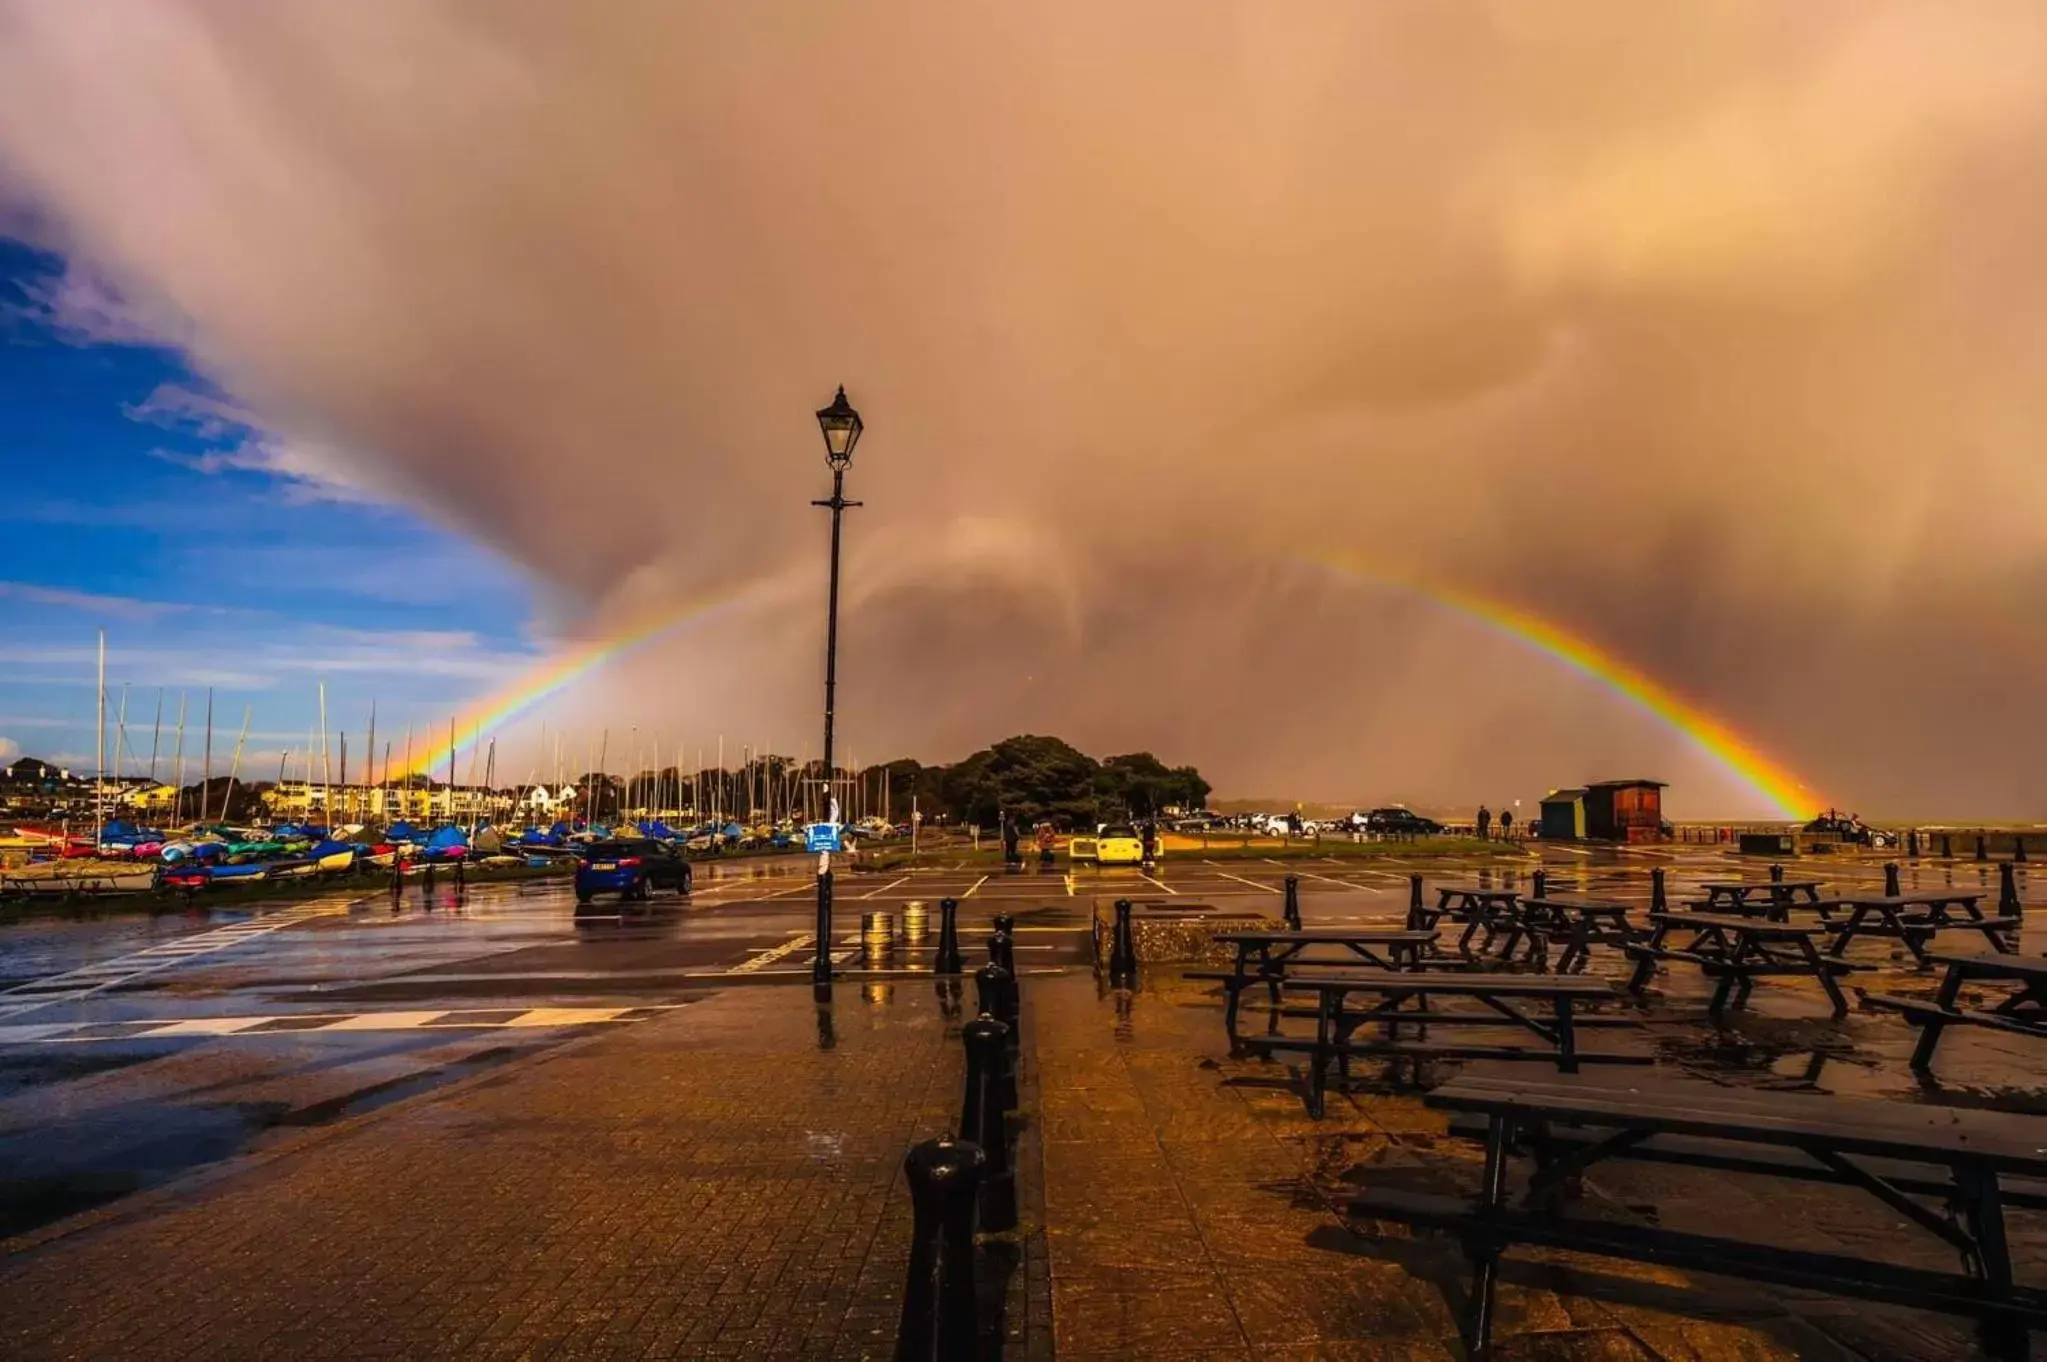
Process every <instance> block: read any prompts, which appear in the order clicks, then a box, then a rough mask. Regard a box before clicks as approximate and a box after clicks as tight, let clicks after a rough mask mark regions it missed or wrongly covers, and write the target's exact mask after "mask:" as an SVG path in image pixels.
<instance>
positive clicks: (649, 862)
mask: <svg viewBox="0 0 2047 1362" xmlns="http://www.w3.org/2000/svg"><path fill="white" fill-rule="evenodd" d="M695 878H696V876H695V874H694V873H693V872H692V870H691V869H690V864H689V862H688V861H687V860H685V859H683V855H682V852H681V851H680V850H679V849H678V848H676V847H674V846H672V845H671V844H669V843H667V842H656V841H653V840H651V839H634V840H631V841H626V840H618V841H611V842H591V843H590V844H588V845H587V846H585V847H583V848H582V855H581V857H580V858H579V859H578V860H577V862H576V902H577V903H579V904H583V903H588V902H589V901H590V900H591V899H592V898H593V897H594V896H596V895H598V894H617V895H618V896H619V898H620V899H621V900H623V901H626V902H637V901H639V900H641V899H645V898H646V897H647V896H648V895H649V894H650V893H652V892H653V891H654V890H656V889H673V890H674V891H675V892H677V893H678V894H687V893H689V892H690V889H691V888H692V887H693V884H694V881H695Z"/></svg>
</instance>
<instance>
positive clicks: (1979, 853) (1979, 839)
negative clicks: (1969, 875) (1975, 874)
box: [1976, 832, 1990, 861]
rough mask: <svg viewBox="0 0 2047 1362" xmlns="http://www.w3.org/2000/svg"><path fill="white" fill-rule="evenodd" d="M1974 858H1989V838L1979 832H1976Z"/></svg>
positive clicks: (1985, 859)
mask: <svg viewBox="0 0 2047 1362" xmlns="http://www.w3.org/2000/svg"><path fill="white" fill-rule="evenodd" d="M1976 859H1977V860H1979V861H1987V860H1989V859H1990V839H1989V838H1988V837H1985V836H1984V835H1983V834H1982V833H1980V832H1979V833H1977V834H1976Z"/></svg>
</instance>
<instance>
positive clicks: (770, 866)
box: [0, 846, 1996, 1231]
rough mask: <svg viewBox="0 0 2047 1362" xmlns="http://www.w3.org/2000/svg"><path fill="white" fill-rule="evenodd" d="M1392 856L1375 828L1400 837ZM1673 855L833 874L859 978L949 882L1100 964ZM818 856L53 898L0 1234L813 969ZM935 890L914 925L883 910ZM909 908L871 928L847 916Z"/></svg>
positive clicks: (8, 965) (1540, 853)
mask: <svg viewBox="0 0 2047 1362" xmlns="http://www.w3.org/2000/svg"><path fill="white" fill-rule="evenodd" d="M1389 850H1390V849H1389ZM1817 859H1818V858H1813V860H1811V861H1808V862H1807V863H1803V864H1802V865H1801V866H1800V871H1801V873H1813V874H1818V875H1822V876H1824V877H1825V878H1827V879H1828V880H1829V881H1830V882H1831V883H1833V884H1834V885H1836V886H1838V887H1840V888H1842V889H1844V890H1845V889H1848V888H1850V887H1857V886H1859V887H1869V886H1874V885H1876V884H1879V883H1880V882H1881V879H1882V867H1881V861H1880V860H1878V859H1875V858H1857V859H1852V860H1851V859H1846V858H1841V859H1834V860H1830V861H1829V862H1827V863H1825V864H1817V863H1816V862H1817ZM1659 866H1660V867H1662V868H1664V869H1665V870H1666V872H1667V874H1668V877H1669V889H1670V893H1671V894H1672V896H1673V897H1679V896H1683V895H1685V894H1686V893H1688V892H1689V889H1688V887H1689V886H1690V885H1693V884H1696V883H1698V882H1699V881H1703V880H1707V879H1713V878H1725V877H1727V876H1728V875H1730V874H1731V873H1737V874H1747V875H1755V876H1760V875H1761V874H1762V873H1763V869H1762V866H1761V865H1760V864H1759V863H1748V864H1743V863H1742V861H1741V859H1740V858H1737V857H1734V856H1732V855H1729V854H1727V853H1724V852H1722V851H1720V850H1719V849H1717V848H1710V847H1654V848H1634V849H1628V848H1600V849H1594V848H1587V847H1580V846H1549V847H1542V848H1539V849H1537V848H1529V849H1526V851H1525V853H1513V854H1509V855H1506V856H1501V855H1499V854H1490V855H1481V856H1463V855H1454V856H1428V855H1424V854H1398V853H1396V854H1386V855H1375V856H1373V857H1371V858H1369V859H1364V858H1360V857H1357V856H1355V855H1328V856H1318V855H1305V856H1295V857H1292V858H1288V859H1284V860H1282V859H1280V858H1278V857H1273V858H1257V857H1251V858H1232V857H1220V856H1218V857H1203V856H1200V855H1198V854H1193V853H1187V854H1179V855H1172V856H1169V857H1167V858H1166V860H1165V861H1164V862H1163V863H1162V864H1161V865H1160V866H1158V867H1156V868H1154V869H1153V870H1150V871H1144V870H1139V869H1135V868H1130V869H1123V868H1117V869H1106V870H1097V869H1086V868H1083V869H1079V870H1073V869H1070V868H1068V867H1067V866H1065V865H1060V866H1057V867H1054V868H1051V869H1040V868H1038V867H1037V866H1035V865H1029V866H1026V867H1025V868H1024V869H1022V870H1021V871H1020V872H1015V873H1006V872H1005V871H1004V870H1003V869H1002V868H1001V867H999V866H990V865H987V864H985V863H970V862H969V861H968V860H965V859H963V860H961V861H959V862H954V863H947V862H940V863H937V864H933V865H927V866H921V867H918V868H915V869H899V870H893V871H865V870H851V871H844V872H842V873H841V874H840V875H839V876H838V877H837V894H836V905H835V907H836V914H835V920H834V924H833V926H834V930H833V936H834V945H833V960H834V965H835V968H836V970H837V971H838V973H839V974H840V976H841V977H842V978H844V979H846V980H848V981H849V982H851V983H856V984H860V985H865V986H875V987H880V986H883V985H889V984H894V983H897V982H901V981H904V980H914V979H915V978H917V977H919V976H921V975H927V974H928V972H929V969H930V961H931V955H932V951H933V950H934V948H935V945H936V939H937V930H938V903H939V901H940V900H941V899H945V898H952V899H956V900H957V901H958V903H959V923H960V932H961V937H962V941H963V944H964V945H965V946H966V947H967V949H968V952H969V956H970V960H971V959H974V958H977V957H978V956H979V946H980V942H981V941H982V940H983V939H984V938H985V935H986V933H987V931H988V929H989V923H990V920H991V919H992V918H993V916H994V915H995V914H997V913H1009V914H1013V915H1014V916H1015V917H1016V919H1017V928H1018V934H1017V943H1016V950H1017V958H1018V963H1019V966H1020V967H1021V968H1022V969H1023V970H1025V971H1047V970H1060V969H1069V968H1076V967H1083V966H1086V965H1088V964H1089V963H1090V961H1091V953H1092V946H1091V942H1090V936H1089V923H1090V920H1091V915H1092V913H1093V911H1094V908H1095V905H1096V903H1097V901H1112V900H1114V899H1117V898H1131V899H1137V900H1155V901H1157V900H1177V901H1181V902H1183V903H1186V904H1193V903H1201V902H1226V903H1229V904H1231V905H1233V906H1243V907H1251V908H1260V907H1263V908H1264V909H1265V910H1266V911H1270V912H1273V913H1274V914H1275V915H1276V913H1277V911H1278V907H1279V903H1280V896H1281V893H1282V886H1283V883H1284V881H1285V879H1286V877H1287V876H1289V875H1292V876H1296V877H1298V879H1299V882H1300V893H1301V901H1302V906H1303V914H1304V916H1305V917H1306V919H1307V920H1308V922H1309V923H1310V925H1315V924H1323V925H1337V924H1350V923H1361V922H1375V921H1391V920H1394V919H1396V918H1398V917H1399V916H1400V915H1401V914H1402V913H1403V912H1404V911H1405V907H1406V903H1407V899H1408V894H1409V877H1410V876H1411V875H1416V874H1420V875H1423V876H1424V877H1425V878H1426V879H1427V881H1428V882H1429V883H1430V884H1439V883H1450V882H1459V883H1463V882H1474V883H1487V884H1496V885H1499V886H1501V887H1518V886H1520V885H1523V884H1526V883H1528V882H1529V881H1530V880H1531V878H1532V876H1533V874H1534V873H1535V872H1536V871H1538V870H1540V871H1542V872H1543V873H1544V874H1545V875H1547V876H1548V879H1549V885H1550V888H1551V890H1552V892H1569V893H1574V894H1580V895H1588V896H1598V897H1611V898H1619V899H1622V900H1625V901H1629V902H1636V903H1640V902H1645V901H1646V900H1647V897H1648V893H1649V876H1650V872H1651V870H1652V869H1653V868H1656V867H1659ZM1995 869H1996V867H1995V866H1985V865H1978V864H1976V863H1973V862H1970V861H1967V860H1959V861H1954V862H1935V861H1922V862H1919V863H1917V864H1913V865H1907V866H1906V868H1905V871H1904V875H1905V882H1906V885H1907V886H1908V887H1910V888H1917V887H1932V886H1935V885H1942V884H1964V885H1982V886H1985V887H1987V888H1988V889H1989V890H1990V891H1991V892H1994V891H1995V876H1994V874H1992V873H1991V872H1993V871H1994V870H1995ZM813 870H814V862H812V861H811V860H810V859H808V858H804V857H789V858H785V859H782V860H779V861H749V862H732V863H725V864H719V863H708V864H706V865H704V866H703V867H702V873H701V875H700V878H699V879H698V882H697V889H696V892H695V893H694V894H693V895H692V896H690V898H689V899H687V900H684V899H680V898H676V897H667V896H661V897H656V898H655V899H654V900H652V901H651V902H650V903H648V904H645V905H634V906H633V909H632V911H631V912H630V913H628V914H626V915H622V916H621V915H615V914H617V913H618V911H619V910H618V908H616V907H613V906H611V905H610V904H609V901H608V900H599V902H598V904H597V905H595V906H596V908H597V909H598V911H597V912H596V913H594V914H593V913H585V914H581V915H579V914H578V912H577V911H576V905H575V903H574V899H573V895H572V893H571V892H570V888H569V886H568V884H567V882H566V881H553V880H551V881H538V882H527V883H523V884H500V885H488V886H477V887H474V888H472V889H470V890H469V891H468V892H467V893H465V894H457V893H456V892H455V891H454V890H453V889H452V887H450V886H449V885H448V884H447V882H446V881H445V880H443V882H442V883H441V884H440V885H439V886H438V887H437V889H436V891H435V893H434V894H433V895H431V896H428V895H426V894H425V893H423V892H422V891H421V890H420V888H419V887H418V886H417V885H413V886H409V887H408V889H407V892H406V893H405V895H404V896H403V897H402V898H400V899H399V900H397V901H396V902H394V901H393V900H392V899H391V898H390V897H389V896H388V895H386V894H384V893H380V892H378V893H367V894H363V895H360V896H356V897H353V898H330V899H325V900H314V901H309V902H307V901H302V902H298V903H280V904H276V905H269V906H266V905H256V906H254V907H248V908H240V909H236V910H234V911H232V912H208V911H205V910H203V909H201V910H199V911H196V912H190V913H169V914H159V915H156V916H130V915H123V916H110V917H105V918H100V919H96V920H75V919H46V920H39V921H33V922H28V923H22V924H16V925H15V926H13V927H11V928H9V929H8V930H7V932H6V935H5V937H4V938H0V1166H4V1167H6V1168H7V1169H8V1170H9V1171H8V1174H7V1177H6V1179H5V1181H4V1182H0V1229H5V1230H8V1231H21V1230H24V1229H29V1228H32V1227H34V1226H36V1225H38V1224H42V1223H46V1222H48V1221H50V1220H53V1219H55V1218H58V1217H60V1216H63V1215H65V1214H69V1213H71V1212H73V1211H76V1210H78V1209H81V1208H82V1207H85V1206H89V1205H92V1204H96V1203H98V1202H103V1201H108V1200H112V1199H117V1198H119V1197H121V1196H124V1195H126V1194H128V1193H129V1192H132V1191H135V1190H138V1189H140V1188H145V1187H148V1186H150V1185H153V1184H155V1183H158V1182H161V1181H163V1180H165V1179H167V1178H169V1177H172V1176H174V1175H176V1174H178V1173H180V1172H183V1171H185V1170H187V1169H190V1168H192V1167H195V1166H199V1165H204V1164H209V1163H213V1162H216V1161H219V1160H222V1159H227V1158H230V1157H232V1156H234V1155H236V1154H238V1153H242V1152H245V1151H248V1150H252V1149H260V1148H262V1147H264V1146H265V1145H266V1144H267V1143H269V1142H271V1141H272V1140H274V1139H275V1138H277V1136H278V1135H279V1134H280V1133H281V1132H288V1131H292V1130H300V1129H304V1128H306V1127H308V1126H317V1125H319V1124H322V1123H326V1122H331V1121H337V1120H341V1119H343V1118H346V1117H349V1116H352V1115H355V1114H359V1113H361V1112H364V1111H367V1110H370V1109H373V1108H375V1107H376V1106H378V1105H381V1104H383V1103H387V1102H390V1101H394V1100H397V1099H399V1098H402V1097H406V1096H410V1095H413V1094H417V1093H420V1092H424V1091H429V1090H431V1089H433V1088H435V1087H438V1086H440V1085H444V1084H449V1083H453V1082H458V1081H462V1080H464V1079H466V1078H468V1077H471V1076H473V1075H475V1074H477V1073H479V1072H481V1071H485V1070H490V1069H494V1068H497V1067H498V1066H502V1065H506V1064H513V1063H517V1062H519V1061H520V1060H522V1059H524V1058H527V1057H531V1056H533V1055H536V1054H539V1053H542V1052H544V1051H546V1050H547V1049H549V1048H550V1047H552V1046H555V1045H558V1044H560V1043H562V1042H564V1041H566V1040H568V1039H571V1038H573V1037H574V1036H577V1035H580V1034H586V1033H587V1032H588V1030H589V1028H592V1027H612V1026H628V1025H632V1024H633V1023H634V1022H636V1021H642V1020H646V1019H648V1018H652V1017H655V1016H659V1015H661V1014H662V1013H663V1012H665V1011H667V1010H670V1009H674V1008H678V1007H687V1006H690V1005H692V1004H693V1003H695V1002H697V1001H700V1000H701V999H703V998H706V997H708V996H710V995H711V994H713V993H716V992H719V991H722V990H726V989H731V988H758V987H773V986H775V985H801V984H807V983H808V982H809V979H810V973H811V960H812V953H813V951H814V949H815V936H814V932H815V881H814V879H813ZM913 902H920V903H922V904H924V905H925V909H926V919H925V920H926V924H927V928H926V932H925V934H924V936H923V938H922V939H921V940H918V939H905V938H904V936H903V934H902V932H901V930H900V928H901V919H902V918H904V917H905V915H906V914H905V910H906V908H907V906H908V905H909V904H911V903H913ZM870 913H886V914H890V915H892V916H894V917H895V918H897V919H898V931H897V935H896V938H895V939H894V940H893V941H892V942H891V943H890V944H889V945H887V946H885V947H881V948H874V947H870V946H866V945H863V943H862V940H861V919H862V917H863V915H865V914H870Z"/></svg>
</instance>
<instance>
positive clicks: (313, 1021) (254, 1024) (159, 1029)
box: [0, 1003, 684, 1045]
mask: <svg viewBox="0 0 2047 1362" xmlns="http://www.w3.org/2000/svg"><path fill="white" fill-rule="evenodd" d="M683 1005H684V1004H681V1003H650V1004H647V1005H645V1006H642V1007H532V1008H507V1007H491V1008H464V1009H456V1010H454V1011H450V1010H448V1009H446V1008H443V1009H441V1010H439V1011H432V1012H428V1011H402V1012H399V1011H393V1012H324V1013H323V1012H297V1013H293V1012H284V1013H278V1014H275V1015H270V1016H256V1017H183V1018H165V1019H162V1020H145V1021H121V1022H89V1021H82V1022H57V1023H52V1022H44V1023H40V1024H33V1025H28V1026H0V1045H19V1044H25V1043H37V1044H45V1045H80V1044H85V1043H87V1042H91V1041H111V1040H156V1039H158V1038H160V1037H167V1036H168V1037H184V1038H188V1039H189V1038H193V1037H224V1036H250V1035H273V1036H274V1035H291V1036H302V1035H308V1034H313V1033H320V1034H328V1033H332V1032H337V1031H342V1032H348V1031H418V1030H435V1031H447V1030H480V1031H497V1030H540V1029H544V1028H551V1027H562V1026H601V1025H605V1024H616V1023H622V1022H628V1021H639V1020H644V1019H646V1018H647V1017H650V1016H652V1015H654V1014H655V1013H659V1012H670V1011H673V1010H674V1009H676V1008H677V1007H681V1006H683Z"/></svg>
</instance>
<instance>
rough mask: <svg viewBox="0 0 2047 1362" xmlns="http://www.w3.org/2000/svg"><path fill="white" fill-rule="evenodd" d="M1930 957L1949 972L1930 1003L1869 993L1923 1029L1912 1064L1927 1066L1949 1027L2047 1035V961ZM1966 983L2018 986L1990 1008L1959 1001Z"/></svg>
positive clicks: (1870, 997)
mask: <svg viewBox="0 0 2047 1362" xmlns="http://www.w3.org/2000/svg"><path fill="white" fill-rule="evenodd" d="M1927 959H1928V961H1929V962H1930V963H1932V964H1936V965H1945V966H1946V967H1947V975H1946V977H1944V978H1943V979H1942V980H1941V981H1940V991H1939V992H1938V993H1936V994H1935V995H1934V997H1933V1000H1932V1001H1931V1002H1928V1001H1926V1000H1924V999H1920V998H1901V997H1894V996H1891V995H1888V994H1880V993H1873V994H1866V995H1864V997H1863V1001H1864V1002H1866V1003H1868V1004H1870V1005H1871V1006H1872V1007H1881V1008H1887V1009H1889V1010H1891V1011H1894V1012H1902V1013H1904V1014H1905V1020H1906V1021H1908V1022H1911V1023H1912V1024H1913V1025H1914V1026H1917V1027H1919V1028H1920V1032H1919V1043H1918V1045H1916V1046H1914V1047H1913V1050H1912V1067H1913V1068H1915V1069H1920V1070H1924V1069H1928V1068H1930V1067H1932V1065H1933V1052H1934V1050H1935V1049H1936V1048H1937V1047H1938V1046H1939V1045H1940V1037H1941V1033H1942V1032H1943V1031H1944V1030H1945V1029H1946V1028H1948V1027H1950V1026H1982V1027H1987V1028H1989V1029H1991V1030H1994V1031H2011V1032H2016V1033H2017V1034H2019V1035H2025V1036H2047V960H2036V959H2033V958H2031V957H2028V956H2019V955H1938V954H1936V955H1931V956H1928V957H1927ZM1966 983H1990V984H2016V985H2018V987H2017V988H2016V989H2014V990H2013V991H2012V993H2011V996H2009V997H2007V998H2006V999H2005V1000H2004V1001H2003V1002H2001V1003H1998V1004H1997V1005H1996V1006H1995V1007H1992V1008H1991V1009H1990V1010H1989V1011H1987V1012H1986V1011H1983V1010H1981V1009H1979V1008H1965V1007H1963V1006H1962V1005H1961V996H1962V985H1963V984H1966Z"/></svg>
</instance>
